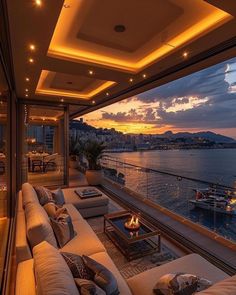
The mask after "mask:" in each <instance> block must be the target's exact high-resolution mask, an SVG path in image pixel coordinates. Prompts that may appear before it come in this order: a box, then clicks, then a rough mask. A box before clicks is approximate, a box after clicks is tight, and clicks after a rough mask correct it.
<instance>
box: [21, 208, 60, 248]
mask: <svg viewBox="0 0 236 295" xmlns="http://www.w3.org/2000/svg"><path fill="white" fill-rule="evenodd" d="M25 216H26V228H27V237H28V240H29V242H30V245H31V248H33V247H34V246H36V245H37V244H39V243H41V242H42V241H47V242H48V243H50V244H51V245H53V246H54V247H57V242H56V238H55V236H54V233H53V230H52V227H51V224H50V220H49V218H48V215H47V213H46V211H45V210H44V209H43V207H42V206H41V205H40V204H39V203H38V204H37V203H28V204H27V206H26V207H25Z"/></svg>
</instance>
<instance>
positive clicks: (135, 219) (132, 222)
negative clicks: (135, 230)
mask: <svg viewBox="0 0 236 295" xmlns="http://www.w3.org/2000/svg"><path fill="white" fill-rule="evenodd" d="M128 225H129V226H132V227H136V226H139V219H138V217H137V216H134V215H133V216H132V218H131V220H130V221H129V222H128Z"/></svg>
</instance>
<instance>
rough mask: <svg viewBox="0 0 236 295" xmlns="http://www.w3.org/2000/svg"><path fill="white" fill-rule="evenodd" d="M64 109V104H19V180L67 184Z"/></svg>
mask: <svg viewBox="0 0 236 295" xmlns="http://www.w3.org/2000/svg"><path fill="white" fill-rule="evenodd" d="M66 116H67V111H66V109H65V108H64V107H59V106H56V107H55V106H53V107H52V106H45V105H29V104H22V105H21V138H22V139H23V140H22V144H21V161H22V165H21V167H22V168H21V172H22V173H21V174H22V182H26V181H28V182H30V183H31V184H33V185H43V186H48V187H54V186H55V187H58V186H64V185H66V184H67V118H66Z"/></svg>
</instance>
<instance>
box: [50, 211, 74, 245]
mask: <svg viewBox="0 0 236 295" xmlns="http://www.w3.org/2000/svg"><path fill="white" fill-rule="evenodd" d="M51 224H52V229H53V231H54V234H55V236H56V239H57V243H58V245H59V247H60V248H62V247H63V246H64V245H65V244H66V243H68V242H69V241H70V240H71V239H73V237H74V236H75V231H74V227H73V224H72V221H71V217H70V215H69V214H67V213H61V214H60V215H59V216H58V217H57V218H55V219H54V218H51Z"/></svg>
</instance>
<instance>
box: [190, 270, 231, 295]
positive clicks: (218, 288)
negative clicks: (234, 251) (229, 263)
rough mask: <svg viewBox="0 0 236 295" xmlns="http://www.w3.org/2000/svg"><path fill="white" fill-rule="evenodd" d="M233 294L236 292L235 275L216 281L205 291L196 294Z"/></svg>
mask: <svg viewBox="0 0 236 295" xmlns="http://www.w3.org/2000/svg"><path fill="white" fill-rule="evenodd" d="M197 294H198V295H233V294H236V275H234V276H232V277H230V278H227V279H225V280H223V281H220V282H218V283H216V284H215V285H213V286H211V287H210V288H208V289H207V290H205V291H201V292H198V293H196V295H197Z"/></svg>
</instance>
